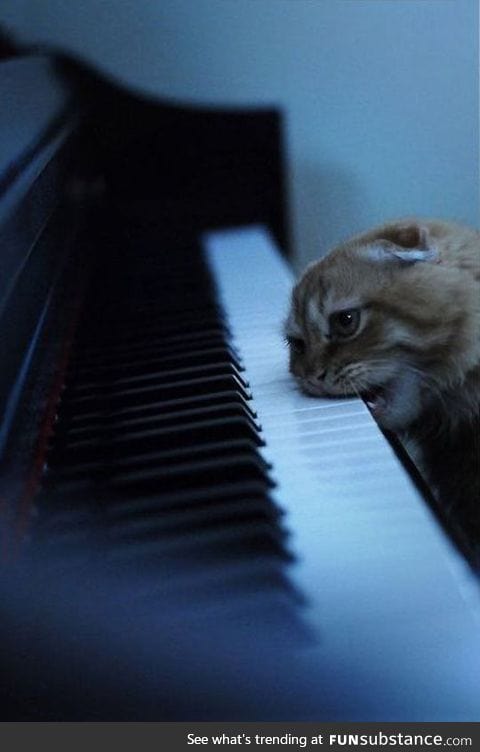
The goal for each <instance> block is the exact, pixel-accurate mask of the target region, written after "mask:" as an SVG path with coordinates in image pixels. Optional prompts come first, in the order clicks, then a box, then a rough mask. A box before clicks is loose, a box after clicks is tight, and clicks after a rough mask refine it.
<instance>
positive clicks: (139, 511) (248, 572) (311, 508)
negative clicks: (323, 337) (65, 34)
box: [0, 56, 480, 721]
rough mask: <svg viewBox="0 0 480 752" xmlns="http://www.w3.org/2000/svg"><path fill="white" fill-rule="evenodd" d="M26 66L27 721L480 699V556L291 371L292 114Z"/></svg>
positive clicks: (7, 327)
mask: <svg viewBox="0 0 480 752" xmlns="http://www.w3.org/2000/svg"><path fill="white" fill-rule="evenodd" d="M0 91H2V93H3V96H4V97H5V99H4V101H5V102H8V103H9V106H8V107H5V108H3V113H2V124H1V128H2V144H4V145H5V144H7V146H4V147H3V151H2V152H0V169H1V174H0V190H1V195H0V271H1V278H0V353H1V355H0V385H1V391H0V410H1V425H0V461H1V478H0V534H1V536H2V537H1V540H2V552H1V553H2V570H1V577H0V601H1V603H2V606H1V611H2V616H1V619H0V645H1V646H2V651H1V658H0V664H1V669H2V682H1V684H2V687H1V690H0V693H1V702H0V708H1V711H0V714H1V718H2V720H7V721H11V720H29V721H32V720H42V721H44V720H50V721H51V720H67V721H72V720H170V721H171V720H184V721H188V720H197V721H198V720H229V721H233V720H239V721H252V720H264V721H266V720H283V721H287V720H288V721H294V720H313V721H338V720H345V721H455V720H468V721H478V720H480V593H479V582H478V577H477V575H476V574H475V573H474V571H473V570H472V568H471V567H470V565H469V563H468V561H467V560H466V558H465V557H464V556H463V554H462V551H461V550H460V549H459V548H458V546H457V545H456V542H455V541H454V540H453V539H452V538H451V536H450V535H449V532H448V530H446V529H445V526H444V524H443V523H442V520H440V519H439V518H438V516H437V515H436V514H435V512H434V510H433V509H432V507H431V505H430V504H429V503H428V500H427V499H426V498H425V497H424V495H423V494H422V493H421V489H420V487H419V485H418V483H416V482H415V481H414V479H412V476H411V475H410V474H409V473H408V472H407V470H406V468H405V466H404V464H403V463H402V462H401V461H400V459H399V456H398V452H397V451H396V450H395V447H394V445H392V444H391V443H390V442H389V441H388V440H387V438H386V437H385V436H384V435H383V434H382V433H381V432H380V430H379V429H378V427H377V426H376V424H375V422H374V421H373V419H372V417H371V416H370V413H369V412H368V410H367V409H366V407H365V405H364V404H363V402H361V401H360V400H356V399H342V400H336V399H331V400H320V399H313V398H310V397H307V396H305V395H302V394H300V393H299V392H298V391H297V389H296V386H295V384H294V383H293V382H292V380H291V378H290V377H289V374H288V369H287V362H286V361H287V353H286V348H285V345H284V343H283V340H282V320H283V317H284V316H285V313H286V310H287V306H288V299H289V294H290V290H291V287H292V283H293V274H292V271H291V269H290V266H289V264H288V261H287V259H288V253H289V243H288V232H287V221H286V199H285V196H286V192H285V187H284V172H285V170H284V164H283V159H284V158H283V149H282V118H281V114H280V113H279V112H276V111H271V110H251V111H236V110H232V109H230V110H224V111H220V110H217V109H214V108H193V107H187V106H182V105H180V104H179V103H165V102H161V101H157V100H154V99H152V98H151V97H147V96H146V95H145V94H142V93H140V92H134V91H131V90H129V89H128V88H126V87H124V86H121V85H120V84H119V83H118V82H115V81H113V80H109V79H108V77H107V76H106V75H105V74H101V73H99V72H97V71H94V70H93V69H90V68H88V66H86V65H84V64H79V63H78V62H74V61H72V60H68V59H66V58H60V57H59V56H57V57H56V58H55V60H52V59H48V58H45V57H31V58H19V59H14V60H11V61H8V62H6V63H3V64H2V65H0ZM7 147H8V148H7Z"/></svg>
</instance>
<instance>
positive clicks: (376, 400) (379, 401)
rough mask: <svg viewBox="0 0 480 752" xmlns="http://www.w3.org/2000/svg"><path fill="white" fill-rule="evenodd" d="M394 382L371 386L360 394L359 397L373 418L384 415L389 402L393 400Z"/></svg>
mask: <svg viewBox="0 0 480 752" xmlns="http://www.w3.org/2000/svg"><path fill="white" fill-rule="evenodd" d="M393 386H394V381H393V380H392V381H390V382H388V383H387V384H381V385H378V386H371V387H369V388H368V389H366V390H365V391H363V392H361V393H360V397H361V398H362V399H363V401H364V402H365V404H366V406H367V407H368V409H369V410H370V412H371V413H372V415H373V417H374V418H378V419H380V418H382V416H383V415H384V414H385V413H386V411H387V408H388V405H389V402H391V400H392V398H393Z"/></svg>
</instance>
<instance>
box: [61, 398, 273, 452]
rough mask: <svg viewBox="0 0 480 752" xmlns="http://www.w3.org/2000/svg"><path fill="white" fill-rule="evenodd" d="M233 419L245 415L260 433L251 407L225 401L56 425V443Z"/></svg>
mask: <svg viewBox="0 0 480 752" xmlns="http://www.w3.org/2000/svg"><path fill="white" fill-rule="evenodd" d="M234 416H245V417H246V418H247V419H249V420H252V423H253V424H254V425H255V427H256V428H257V430H258V431H260V430H261V427H260V425H259V424H258V423H256V422H255V420H254V416H253V414H252V411H251V410H250V409H249V408H248V405H243V404H242V403H241V402H226V403H224V404H220V405H211V406H208V407H197V408H193V409H191V410H177V411H175V412H166V413H162V412H157V413H156V414H153V415H148V416H145V415H143V416H140V417H139V416H134V417H131V416H127V417H116V418H111V419H110V420H103V421H98V420H97V421H96V422H95V421H90V422H89V423H87V424H86V425H85V424H83V425H80V426H78V425H77V426H74V427H72V426H66V427H65V426H64V427H63V429H62V426H57V428H56V431H55V435H54V442H58V441H63V442H67V443H68V442H71V441H76V440H85V439H95V438H97V437H101V436H103V437H106V438H108V437H109V436H111V437H114V436H115V435H116V434H117V433H123V432H124V431H125V430H131V429H136V430H141V429H143V428H146V429H148V428H155V427H157V426H158V427H163V426H165V427H167V426H169V425H170V426H175V425H181V424H182V423H191V422H193V421H196V420H210V419H214V418H228V417H234Z"/></svg>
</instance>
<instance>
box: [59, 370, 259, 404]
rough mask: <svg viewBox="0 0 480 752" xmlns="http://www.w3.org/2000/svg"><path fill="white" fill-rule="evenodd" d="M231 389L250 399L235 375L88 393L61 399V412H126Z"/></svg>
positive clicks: (228, 374) (229, 374) (213, 376)
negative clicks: (152, 403) (95, 410)
mask: <svg viewBox="0 0 480 752" xmlns="http://www.w3.org/2000/svg"><path fill="white" fill-rule="evenodd" d="M232 389H233V390H234V391H236V392H238V394H240V395H242V397H243V398H244V399H246V400H248V399H250V398H251V393H250V391H249V390H248V388H247V387H246V386H245V384H244V383H243V382H242V381H241V380H240V379H239V378H237V376H236V375H235V374H234V373H226V374H221V375H218V376H216V375H209V376H204V377H203V378H202V377H197V378H189V379H182V380H181V381H180V380H179V381H168V382H166V383H162V384H159V385H158V384H154V385H148V386H143V387H132V388H130V389H124V390H123V391H118V392H112V393H110V394H108V393H104V394H87V395H82V396H79V397H74V398H70V399H69V401H68V402H67V401H66V400H65V399H64V400H63V404H62V405H61V409H62V412H64V413H66V414H72V413H75V414H76V413H77V412H78V411H80V410H91V409H92V407H98V406H101V407H102V409H105V410H117V409H125V408H127V407H132V406H139V405H144V404H145V403H147V402H148V401H152V402H154V401H160V400H162V401H165V402H166V401H168V400H180V399H185V398H188V397H197V396H199V395H209V394H215V393H218V392H224V391H227V390H232Z"/></svg>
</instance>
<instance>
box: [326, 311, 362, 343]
mask: <svg viewBox="0 0 480 752" xmlns="http://www.w3.org/2000/svg"><path fill="white" fill-rule="evenodd" d="M329 323H330V334H331V335H333V336H336V337H351V336H352V334H355V332H356V331H357V329H358V327H359V324H360V309H359V308H348V309H345V310H344V311H337V313H332V315H331V316H330V319H329Z"/></svg>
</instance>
